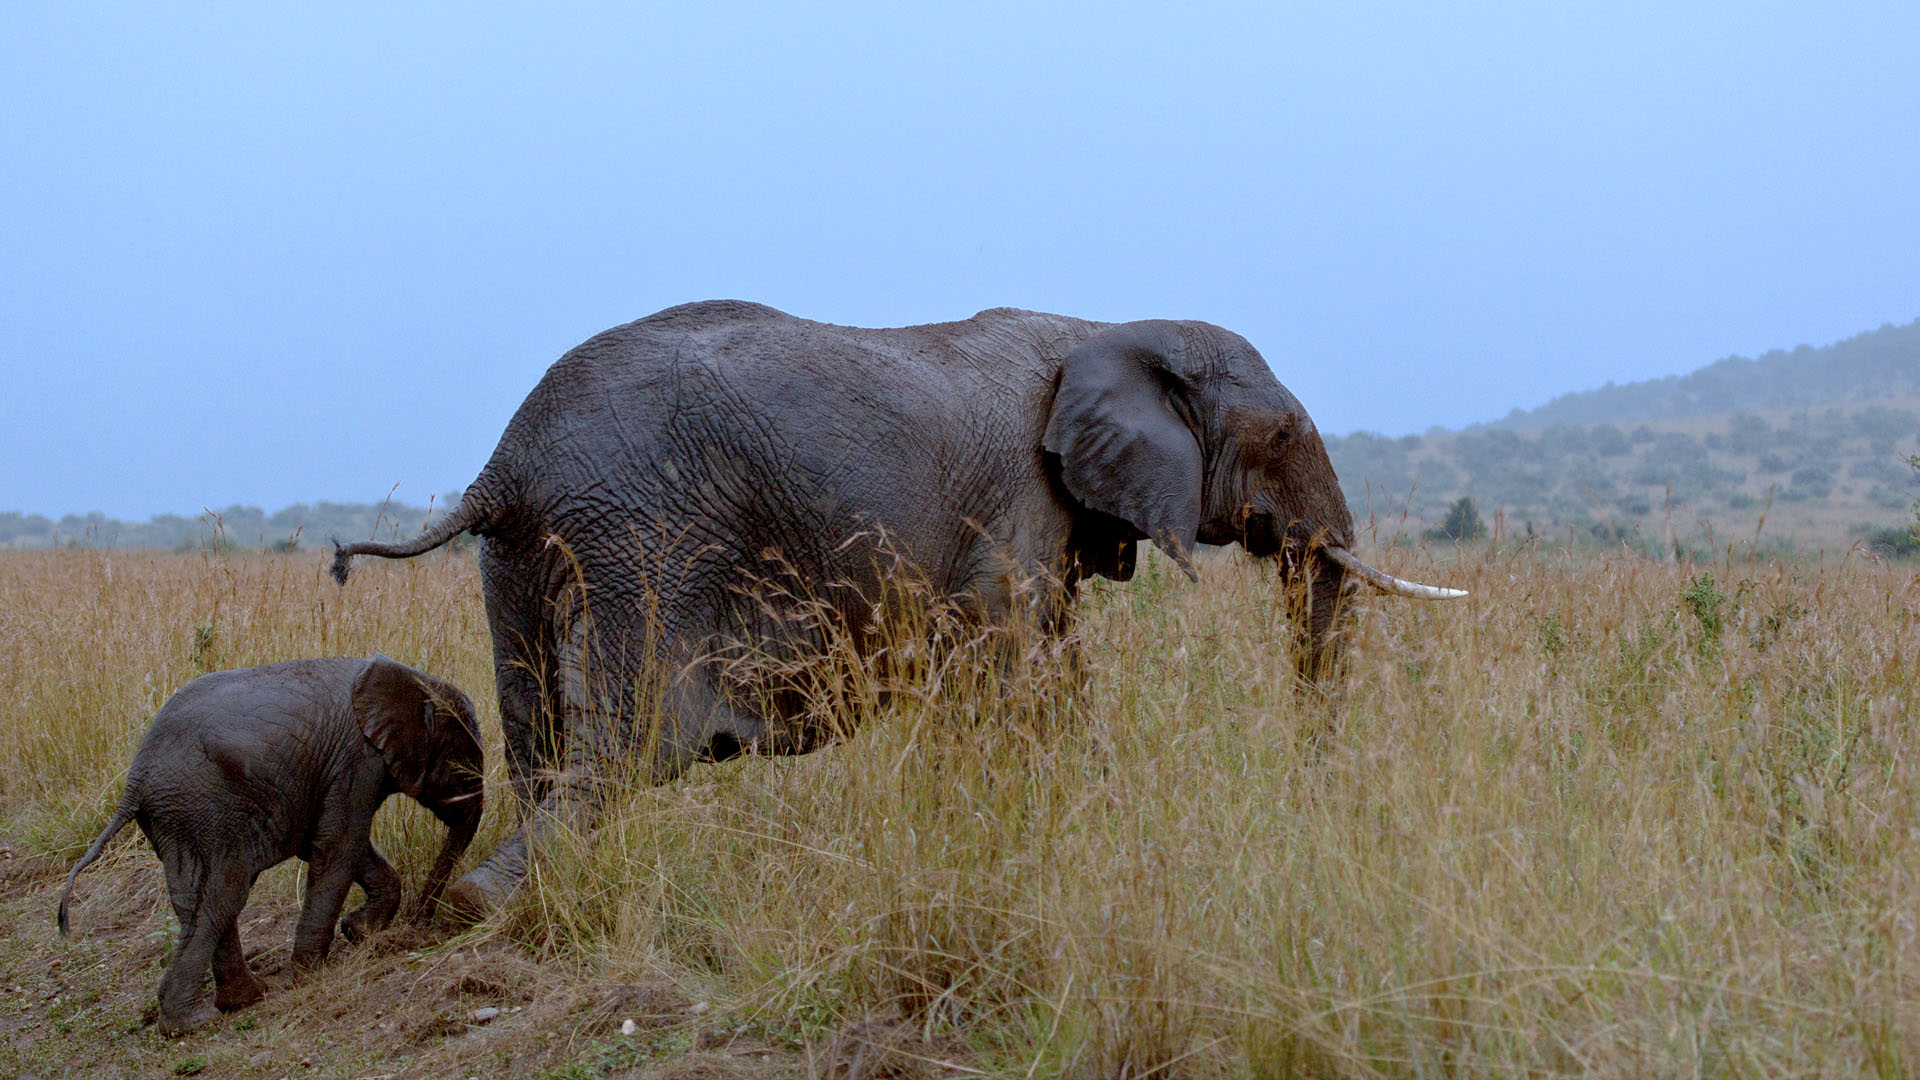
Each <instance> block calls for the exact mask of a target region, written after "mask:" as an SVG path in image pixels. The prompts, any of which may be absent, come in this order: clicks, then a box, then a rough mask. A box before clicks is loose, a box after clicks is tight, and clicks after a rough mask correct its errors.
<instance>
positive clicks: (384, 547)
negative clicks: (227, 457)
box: [333, 484, 492, 585]
mask: <svg viewBox="0 0 1920 1080" xmlns="http://www.w3.org/2000/svg"><path fill="white" fill-rule="evenodd" d="M490 506H491V500H489V499H487V498H486V496H485V495H484V493H483V492H482V489H481V485H480V484H475V485H474V486H472V487H470V488H468V489H467V492H466V494H465V495H462V496H461V497H460V505H459V506H456V507H454V508H453V512H452V513H450V514H448V515H447V516H446V517H443V518H441V519H440V520H439V521H437V522H435V523H434V526H433V528H431V529H428V530H427V531H426V532H423V533H421V534H420V535H419V536H416V537H414V538H413V539H411V540H405V541H401V542H399V543H394V544H383V543H380V542H379V541H377V540H359V541H356V542H354V543H351V544H342V543H341V542H340V541H338V540H335V541H334V542H333V580H334V581H336V582H338V583H340V584H341V585H345V584H346V583H347V569H348V567H350V566H351V565H352V564H353V557H354V556H355V555H378V556H380V557H381V558H385V559H411V558H413V557H414V556H415V555H421V554H425V553H426V552H429V551H432V550H433V549H434V548H437V547H439V546H440V545H441V544H444V543H446V542H447V541H449V540H451V539H453V538H454V537H456V536H459V535H460V534H461V533H463V532H466V531H467V530H469V529H478V528H482V527H484V526H486V525H487V524H488V523H489V520H490V518H491V516H492V514H491V510H490Z"/></svg>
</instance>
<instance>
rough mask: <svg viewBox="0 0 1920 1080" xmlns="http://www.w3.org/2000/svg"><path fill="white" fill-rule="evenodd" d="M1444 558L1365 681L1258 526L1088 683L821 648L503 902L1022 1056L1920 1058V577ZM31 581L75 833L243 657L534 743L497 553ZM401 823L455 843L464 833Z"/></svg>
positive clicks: (1699, 1069) (33, 722) (1678, 1063)
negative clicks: (162, 721) (850, 729)
mask: <svg viewBox="0 0 1920 1080" xmlns="http://www.w3.org/2000/svg"><path fill="white" fill-rule="evenodd" d="M1408 557H1409V556H1408V555H1407V554H1406V553H1399V554H1396V553H1391V552H1390V553H1388V554H1387V555H1385V556H1383V561H1387V562H1389V563H1391V562H1392V561H1393V560H1395V559H1405V558H1408ZM1398 569H1400V570H1403V571H1404V570H1407V569H1408V568H1407V567H1404V566H1403V567H1398ZM1423 576H1429V577H1433V576H1438V577H1442V578H1444V580H1446V581H1447V583H1449V584H1458V585H1462V586H1465V587H1467V588H1470V589H1472V590H1473V592H1474V595H1473V597H1472V598H1471V599H1469V600H1467V601H1465V602H1460V603H1454V604H1415V603H1411V602H1406V601H1399V600H1389V599H1368V600H1367V601H1366V603H1365V606H1364V610H1363V611H1362V612H1361V613H1360V617H1359V619H1358V620H1357V622H1356V624H1355V632H1354V642H1353V648H1352V650H1351V652H1350V657H1349V661H1350V662H1349V673H1348V676H1347V678H1346V679H1345V681H1344V684H1343V685H1342V687H1341V688H1340V689H1339V691H1338V692H1336V693H1335V694H1333V695H1332V696H1331V697H1330V698H1327V699H1321V698H1319V697H1317V696H1315V695H1313V694H1306V693H1300V692H1297V691H1296V689H1295V688H1294V687H1293V686H1292V684H1291V681H1290V680H1291V672H1292V663H1291V660H1290V658H1289V657H1288V655H1287V654H1286V653H1287V650H1286V644H1285V640H1284V635H1283V634H1282V633H1281V632H1280V630H1279V628H1278V627H1277V625H1276V621H1275V614H1276V612H1277V611H1278V610H1280V607H1281V605H1282V603H1283V598H1282V597H1280V596H1278V595H1276V593H1275V591H1274V588H1273V584H1272V581H1271V578H1270V576H1269V575H1268V574H1266V573H1265V571H1264V570H1263V568H1261V567H1258V566H1255V565H1252V564H1249V563H1247V562H1245V561H1241V560H1237V559H1225V560H1220V561H1216V562H1214V563H1211V564H1209V565H1208V566H1207V567H1206V568H1205V574H1204V580H1203V581H1202V582H1201V583H1200V584H1198V585H1189V584H1187V583H1185V582H1184V581H1183V580H1176V579H1174V578H1173V577H1171V576H1169V575H1167V574H1165V573H1164V572H1162V571H1161V570H1160V569H1159V568H1158V566H1157V564H1149V566H1148V567H1147V568H1146V570H1145V571H1144V572H1143V574H1142V576H1141V578H1140V579H1138V580H1136V581H1135V582H1133V583H1131V584H1128V585H1111V584H1107V585H1103V586H1100V587H1097V588H1093V589H1091V590H1088V592H1087V595H1084V596H1083V599H1082V603H1081V605H1080V608H1079V613H1080V619H1079V635H1080V639H1081V647H1080V667H1081V669H1083V672H1084V677H1083V678H1075V677H1072V676H1071V675H1070V673H1069V672H1070V665H1068V664H1067V663H1065V661H1064V660H1063V658H1062V657H1060V656H1059V655H1058V654H1057V652H1052V651H1048V650H1037V651H1035V655H1034V658H1033V659H1032V661H1031V662H1019V661H1015V662H1009V661H1008V659H1007V657H1008V655H1009V654H1015V655H1026V651H1025V650H1022V649H1019V648H1015V649H1008V648H1006V647H1004V645H1003V644H1002V643H999V642H995V641H986V642H975V643H973V644H969V641H970V637H969V635H968V634H967V633H965V632H961V631H957V630H956V631H952V632H950V633H949V634H948V635H947V636H946V640H945V644H944V645H943V646H942V647H939V648H923V649H922V651H921V652H919V653H916V654H910V655H906V656H901V655H899V654H900V653H902V652H907V651H908V650H910V649H911V648H913V647H915V642H916V641H920V642H923V643H924V640H925V639H924V634H919V635H918V636H916V634H915V633H909V634H905V635H902V636H900V637H898V638H896V639H893V640H891V641H889V642H888V643H887V644H888V645H889V647H890V648H891V649H893V650H894V652H893V653H892V654H890V655H892V656H893V660H892V662H890V663H888V664H885V665H878V664H873V663H867V662H858V661H854V660H843V662H841V663H838V664H836V665H829V666H826V667H823V668H821V669H820V670H819V671H818V672H816V673H815V677H816V683H817V684H818V686H819V688H820V689H822V690H823V691H825V692H828V693H829V696H830V697H831V699H832V700H833V701H835V702H836V703H837V707H838V708H839V709H841V710H843V711H845V712H846V713H847V714H848V715H849V716H857V717H858V718H859V719H860V720H861V723H860V724H859V725H858V727H857V730H855V731H854V733H853V734H851V735H850V736H849V737H847V738H846V739H845V740H844V741H842V742H841V743H840V744H839V745H837V746H835V747H833V748H830V749H828V750H826V751H823V752H821V753H817V754H813V755H809V756H806V757H802V758H793V759H764V758H749V759H744V760H739V761H735V762H731V763H728V764H725V765H720V766H709V767H701V768H698V769H696V770H695V771H694V772H693V773H691V774H689V775H688V776H687V777H686V778H685V779H683V780H681V781H680V782H678V783H675V784H672V785H667V786H664V787H643V786H637V785H636V786H634V787H633V788H631V789H630V790H627V791H625V792H624V793H623V794H621V795H620V796H619V797H618V798H617V799H616V801H615V803H614V805H612V806H611V807H610V808H609V810H608V812H607V814H606V817H605V819H604V824H603V826H602V827H601V828H600V829H599V830H598V831H597V832H595V833H593V834H591V835H588V836H580V837H577V838H575V839H574V842H573V843H571V844H564V845H561V846H560V847H559V848H557V849H556V850H553V851H550V852H549V853H548V854H547V856H546V857H545V858H543V859H542V860H541V861H540V863H539V865H538V866H537V870H536V879H535V882H534V885H533V887H532V888H530V889H528V890H526V891H525V892H524V893H523V894H522V896H521V897H520V898H519V899H518V900H517V901H516V902H515V904H514V905H513V906H511V907H510V909H509V910H508V911H507V912H506V913H504V914H503V915H502V916H501V917H500V918H499V919H498V920H497V921H496V923H495V924H494V925H493V926H491V927H489V928H488V930H487V932H491V933H499V934H504V935H508V936H509V937H511V938H513V939H515V940H518V941H520V942H523V943H525V944H526V945H527V946H528V947H529V948H531V949H533V950H534V951H536V952H538V953H541V954H543V955H551V956H554V957H557V958H560V959H562V960H564V961H568V962H575V963H582V964H586V965H589V966H594V967H602V968H617V969H623V970H626V969H632V970H647V971H650V972H652V973H655V974H656V975H662V976H665V977H669V978H672V979H674V980H676V981H678V982H680V983H682V984H683V985H685V986H686V987H688V988H689V989H690V990H696V991H697V992H698V993H699V994H700V995H701V996H702V997H706V998H709V999H711V1000H713V1001H714V1002H715V1003H716V1013H715V1015H716V1017H720V1018H724V1019H725V1021H726V1022H729V1023H736V1024H740V1025H743V1026H750V1027H753V1028H756V1029H758V1030H759V1031H761V1032H763V1033H765V1034H769V1035H774V1036H778V1037H784V1038H791V1039H793V1040H796V1041H817V1040H820V1039H824V1038H826V1037H828V1036H829V1035H830V1034H831V1033H833V1032H836V1031H843V1030H845V1029H846V1028H847V1027H848V1026H849V1025H850V1024H853V1023H854V1022H856V1021H861V1020H864V1019H871V1018H879V1019H886V1020H891V1021H894V1022H895V1023H896V1025H912V1026H914V1027H916V1028H918V1029H919V1030H920V1031H921V1033H922V1034H923V1035H924V1036H925V1038H924V1040H923V1041H922V1042H921V1043H920V1044H918V1045H920V1046H921V1047H922V1052H923V1053H924V1054H925V1055H926V1056H928V1057H930V1058H939V1059H942V1060H952V1061H955V1062H956V1063H958V1064H963V1065H965V1066H967V1067H970V1068H974V1069H978V1070H980V1071H983V1072H986V1073H990V1074H993V1075H1014V1076H1121V1075H1125V1076H1133V1077H1143V1076H1240V1075H1253V1076H1291V1075H1308V1076H1340V1077H1372V1076H1431V1075H1454V1076H1478V1075H1553V1074H1582V1075H1600V1076H1607V1075H1620V1076H1644V1075H1694V1074H1698V1075H1721V1074H1741V1075H1767V1076H1780V1075H1859V1074H1868V1075H1872V1074H1877V1075H1883V1076H1903V1075H1908V1074H1910V1073H1911V1072H1912V1071H1913V1070H1914V1068H1915V1067H1916V1060H1917V1059H1920V1041H1916V1040H1917V1039H1920V1006H1917V1005H1916V1000H1917V998H1916V992H1917V991H1920V985H1917V984H1916V979H1917V978H1920V968H1917V967H1916V964H1917V963H1920V950H1917V948H1916V932H1917V929H1916V918H1917V916H1920V913H1916V910H1915V903H1916V902H1915V900H1914V895H1915V893H1914V885H1915V882H1914V878H1915V873H1916V870H1920V860H1917V859H1916V853H1917V852H1920V848H1916V841H1917V840H1920V812H1917V811H1916V803H1915V793H1916V790H1920V740H1917V739H1916V736H1915V735H1914V734H1913V731H1912V726H1913V721H1914V719H1915V716H1914V705H1913V702H1914V700H1915V696H1916V695H1915V690H1916V686H1915V683H1916V670H1915V647H1916V645H1920V625H1917V623H1916V620H1917V617H1920V590H1917V589H1916V586H1915V583H1914V581H1913V578H1912V575H1911V573H1910V572H1909V571H1907V570H1905V569H1904V568H1897V567H1886V566H1882V565H1876V564H1868V563H1862V562H1843V563H1829V564H1824V565H1817V564H1799V565H1796V564H1779V563H1742V562H1738V561H1734V562H1726V563H1720V564H1716V565H1705V564H1701V565H1695V566H1687V565H1674V564H1665V563H1657V562H1651V561H1646V560H1641V559H1608V558H1583V559H1579V560H1574V559H1571V558H1567V557H1561V556H1555V555H1552V554H1538V553H1531V552H1524V551H1521V552H1514V551H1505V552H1494V551H1490V550H1487V551H1483V552H1481V553H1479V554H1476V555H1474V556H1472V557H1469V558H1467V559H1465V560H1463V561H1460V562H1458V563H1455V564H1453V565H1450V566H1448V567H1446V568H1445V569H1444V572H1440V573H1437V574H1436V573H1435V572H1433V571H1431V570H1428V571H1425V572H1424V573H1423ZM0 619H4V620H6V621H5V624H4V626H0V631H4V633H5V634H6V636H7V640H8V641H9V642H11V643H14V647H13V648H12V649H11V650H10V652H9V654H8V655H7V657H6V660H5V666H4V667H0V693H4V694H5V695H6V700H8V701H9V702H10V703H12V710H13V717H14V719H13V720H12V721H11V722H10V723H9V724H8V725H7V726H6V727H5V729H4V730H0V800H4V802H3V803H0V805H3V806H4V808H5V811H6V813H7V815H8V821H9V822H10V823H11V824H10V826H9V827H10V828H11V829H13V830H14V831H16V832H23V833H27V834H30V835H31V836H32V837H33V838H34V839H35V840H36V842H38V843H41V844H42V845H45V846H49V847H57V848H62V849H69V850H70V849H72V848H73V847H74V846H76V845H78V844H80V843H82V842H84V840H85V839H86V838H87V837H88V836H89V835H90V834H91V831H92V830H93V829H95V828H97V827H98V825H99V824H100V823H101V821H103V820H104V818H105V816H106V813H107V811H108V808H109V807H110V805H111V802H112V798H113V794H114V792H115V790H116V780H115V777H116V775H117V773H118V771H119V770H121V769H123V768H124V765H125V762H126V759H127V757H128V755H129V754H130V753H131V749H132V746H133V745H134V742H135V741H136V740H137V738H138V735H139V732H140V730H141V727H142V724H143V721H144V719H145V717H147V716H148V715H150V714H151V712H152V710H153V708H155V707H157V705H158V704H159V702H160V701H161V700H164V698H165V696H166V694H167V693H168V692H169V691H170V690H171V689H172V688H173V687H174V686H176V685H178V683H179V682H181V681H184V679H186V678H187V677H189V676H191V675H192V674H193V673H194V672H195V671H196V670H197V669H198V668H200V667H204V666H232V665H237V664H243V663H254V662H262V661H267V660H277V659H284V658H288V657H291V656H299V655H318V654H323V653H356V652H363V651H367V650H370V649H372V648H376V647H377V648H380V649H383V650H384V651H386V652H388V653H389V654H390V655H393V656H396V657H397V658H400V659H403V660H406V661H408V662H410V663H416V664H419V665H420V666H422V667H424V668H426V669H428V670H432V671H435V672H436V673H439V674H442V675H445V676H447V677H450V678H452V679H454V680H455V681H456V682H459V683H461V684H462V685H464V686H466V687H467V688H468V689H469V690H470V691H471V692H473V694H474V696H475V697H476V699H478V700H479V701H480V702H481V703H482V711H483V712H485V713H487V714H488V716H489V717H490V719H489V720H488V721H487V726H488V727H489V728H490V729H491V730H490V734H492V735H494V736H495V737H496V739H497V724H496V722H495V721H494V720H493V719H491V717H492V714H493V709H492V705H491V702H490V700H488V699H489V697H490V693H489V691H490V680H489V678H488V671H489V668H488V662H487V656H488V651H487V641H486V635H485V629H484V619H483V618H482V615H481V608H480V602H479V598H478V592H477V586H476V582H475V575H474V574H473V572H472V569H471V567H470V566H469V565H468V564H467V563H465V562H463V561H461V560H458V559H441V560H421V561H416V562H414V563H408V564H394V565H386V566H383V565H379V564H375V565H372V566H367V567H363V568H361V569H360V570H359V571H358V572H357V573H356V576H355V579H354V581H353V583H352V584H351V585H350V587H349V589H348V590H347V591H346V592H345V593H340V592H337V591H335V590H333V588H332V586H331V585H330V584H329V583H327V582H326V581H325V579H324V575H323V571H322V567H321V565H320V562H319V561H318V560H317V559H316V560H308V559H304V558H278V559H276V558H264V557H241V556H227V557H210V558H193V557H186V558H182V557H168V556H150V555H137V556H129V555H102V554H48V555H33V556H8V557H6V558H5V559H0ZM201 626H212V627H214V628H215V629H214V630H213V632H212V634H211V637H210V638H206V635H199V634H198V632H197V630H196V628H197V627H201ZM922 629H923V630H924V628H922ZM203 638H206V641H205V643H204V647H202V646H201V645H197V644H196V643H197V642H201V641H202V639H203ZM496 748H497V743H496ZM494 756H495V760H496V761H497V760H498V754H497V752H496V753H495V755H494ZM496 768H497V766H496ZM490 790H492V791H498V790H499V788H497V787H495V788H492V789H490ZM396 802H399V800H396ZM504 805H505V804H504V800H501V799H496V800H495V802H494V807H495V809H494V810H493V811H491V812H490V816H491V818H492V820H493V825H492V826H491V827H492V828H493V829H495V830H497V829H498V827H499V823H500V820H501V816H502V813H503V811H504ZM392 813H394V812H393V811H389V812H388V814H392ZM382 828H383V829H390V830H396V831H394V832H390V833H389V834H386V835H384V837H383V839H382V843H383V844H384V845H385V846H387V847H390V848H398V849H399V850H398V851H397V853H396V854H397V856H398V857H397V858H396V862H398V863H400V864H401V868H402V871H403V873H408V874H409V876H410V879H413V880H417V875H418V874H419V873H420V872H421V870H422V869H423V868H424V864H425V862H426V861H427V859H428V858H429V857H430V855H431V852H432V848H433V844H434V843H435V841H436V840H437V834H436V833H435V831H434V829H433V828H432V827H431V826H430V824H422V825H421V826H419V827H418V828H405V829H403V828H400V827H399V826H396V825H391V824H389V818H388V817H387V816H386V815H383V824H382Z"/></svg>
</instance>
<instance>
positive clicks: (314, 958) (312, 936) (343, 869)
mask: <svg viewBox="0 0 1920 1080" xmlns="http://www.w3.org/2000/svg"><path fill="white" fill-rule="evenodd" d="M321 847H322V845H320V844H319V843H316V844H315V845H314V852H313V859H312V860H311V861H309V862H308V863H307V889H306V895H305V896H304V897H303V898H302V899H301V904H300V921H299V922H298V923H297V924H296V925H295V926H294V930H293V970H294V971H295V972H305V971H311V970H312V969H313V968H315V967H318V966H319V965H320V963H321V961H323V960H325V959H326V958H327V951H328V950H329V949H331V948H332V947H333V925H334V923H335V922H336V921H338V920H339V918H340V908H341V906H342V905H344V904H345V903H346V901H347V890H348V889H351V888H352V887H353V879H354V874H355V872H356V870H357V865H356V864H357V862H358V860H356V859H352V858H348V857H344V856H342V855H340V854H338V853H332V854H323V853H322V850H321Z"/></svg>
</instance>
